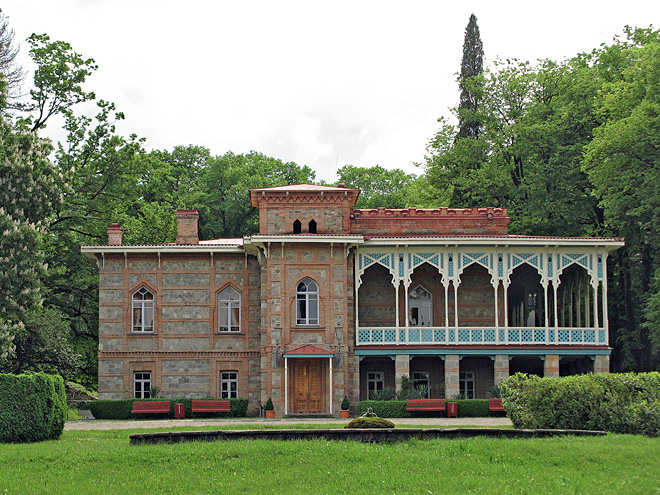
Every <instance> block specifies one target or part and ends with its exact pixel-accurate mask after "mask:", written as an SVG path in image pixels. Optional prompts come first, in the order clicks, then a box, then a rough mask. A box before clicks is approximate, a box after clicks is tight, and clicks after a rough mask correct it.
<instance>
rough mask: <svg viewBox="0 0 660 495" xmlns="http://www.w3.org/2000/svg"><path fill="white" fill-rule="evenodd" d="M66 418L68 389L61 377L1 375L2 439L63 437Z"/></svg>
mask: <svg viewBox="0 0 660 495" xmlns="http://www.w3.org/2000/svg"><path fill="white" fill-rule="evenodd" d="M66 417H67V404H66V391H65V388H64V380H63V379H62V377H61V376H58V375H48V374H46V373H33V374H25V375H10V374H0V442H38V441H41V440H50V439H54V438H59V437H60V435H61V434H62V431H63V430H64V423H65V421H66Z"/></svg>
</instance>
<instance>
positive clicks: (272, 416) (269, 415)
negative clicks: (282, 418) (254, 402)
mask: <svg viewBox="0 0 660 495" xmlns="http://www.w3.org/2000/svg"><path fill="white" fill-rule="evenodd" d="M266 417H267V418H270V419H273V418H274V417H275V411H274V410H271V411H266Z"/></svg>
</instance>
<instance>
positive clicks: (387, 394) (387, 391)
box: [369, 387, 395, 401]
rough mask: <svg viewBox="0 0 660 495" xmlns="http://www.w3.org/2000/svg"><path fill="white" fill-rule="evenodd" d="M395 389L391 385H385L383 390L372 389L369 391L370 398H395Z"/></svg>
mask: <svg viewBox="0 0 660 495" xmlns="http://www.w3.org/2000/svg"><path fill="white" fill-rule="evenodd" d="M394 395H395V392H394V389H393V388H391V387H383V388H382V389H381V390H372V391H371V392H369V400H373V401H384V400H392V399H394Z"/></svg>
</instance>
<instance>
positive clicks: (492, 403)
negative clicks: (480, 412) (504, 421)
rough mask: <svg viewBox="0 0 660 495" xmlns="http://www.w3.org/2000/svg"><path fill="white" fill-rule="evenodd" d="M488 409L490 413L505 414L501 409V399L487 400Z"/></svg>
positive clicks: (502, 408)
mask: <svg viewBox="0 0 660 495" xmlns="http://www.w3.org/2000/svg"><path fill="white" fill-rule="evenodd" d="M488 409H489V410H490V411H491V412H505V411H504V407H502V399H488Z"/></svg>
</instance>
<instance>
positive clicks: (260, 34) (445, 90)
mask: <svg viewBox="0 0 660 495" xmlns="http://www.w3.org/2000/svg"><path fill="white" fill-rule="evenodd" d="M1 7H2V10H3V12H4V13H5V15H6V16H8V18H9V23H10V25H11V27H12V28H14V30H15V31H16V39H17V40H18V41H21V47H22V56H24V57H27V50H28V47H27V43H25V42H24V40H25V38H27V37H28V36H29V35H30V34H31V33H33V32H34V33H47V34H48V35H49V36H50V37H51V39H53V40H64V41H68V42H69V43H71V44H72V46H73V48H74V50H75V51H77V52H79V53H81V54H82V55H83V56H85V57H93V58H94V59H95V60H96V62H97V64H98V65H99V69H98V71H96V73H95V74H94V75H93V76H92V77H91V78H90V79H89V80H88V83H87V89H88V90H94V91H95V92H96V94H97V96H98V97H100V98H103V99H105V100H109V101H114V102H115V103H116V104H117V107H118V109H120V110H121V111H123V112H124V113H125V114H126V120H125V122H123V123H122V124H121V127H120V128H119V131H120V132H121V133H123V134H125V135H128V134H131V133H136V134H138V135H139V136H142V137H145V138H146V139H147V141H146V146H147V148H148V149H172V148H173V147H174V146H176V145H188V144H195V145H202V146H206V147H207V148H209V149H210V150H211V153H213V154H223V153H225V152H226V151H228V150H231V151H233V152H235V153H244V152H248V151H250V150H257V151H260V152H262V153H264V154H266V155H269V156H273V157H277V158H280V159H282V160H284V161H294V162H296V163H298V164H299V165H309V166H310V167H312V168H313V169H314V170H316V173H317V178H319V179H325V180H327V181H334V179H335V171H336V168H337V166H339V167H341V166H342V165H346V164H352V165H356V166H363V167H368V166H373V165H381V166H383V167H386V168H402V169H404V170H406V171H407V172H416V171H417V172H418V171H419V170H418V169H416V168H415V166H414V165H413V163H414V162H421V161H423V158H424V153H425V147H426V143H427V141H428V140H429V139H430V138H431V137H432V136H433V134H434V132H435V131H436V130H437V128H438V123H437V119H438V117H440V116H449V115H450V113H449V108H450V107H452V106H455V105H456V103H457V102H458V96H459V94H458V89H457V85H456V73H457V72H458V70H459V68H460V61H461V55H462V46H463V36H464V33H465V26H466V25H467V22H468V20H469V17H470V14H471V13H474V14H475V15H476V16H477V19H478V24H479V29H480V31H481V39H482V41H483V45H484V52H485V56H486V63H487V64H490V63H492V62H493V61H494V60H495V59H496V58H500V59H506V58H520V59H526V60H532V61H533V60H536V59H542V58H550V59H553V60H562V59H564V58H566V57H571V56H573V55H575V54H576V53H578V52H582V51H590V50H591V49H593V48H595V47H598V46H599V45H600V44H601V43H609V42H611V40H612V38H613V37H614V35H616V34H621V33H622V31H623V27H624V26H625V25H626V24H628V25H631V26H639V27H648V26H649V25H650V24H655V26H656V28H657V27H660V2H658V1H657V0H653V1H635V0H632V1H627V2H625V1H620V0H619V1H616V2H614V1H611V0H601V1H582V0H572V1H564V0H555V1H552V2H538V1H531V0H527V1H495V0H483V1H482V0H477V1H472V2H446V1H445V2H443V1H441V0H435V1H427V0H419V1H415V0H410V1H408V2H402V1H398V2H390V1H385V0H379V1H360V0H353V1H343V0H335V1H333V2H320V1H314V0H305V1H291V0H276V1H273V0H269V1H245V0H244V1H236V0H234V1H224V0H216V1H201V0H197V1H196V0H188V1H181V0H179V1H176V2H175V1H170V0H3V1H2V5H1ZM22 60H25V64H26V65H28V63H27V59H22ZM31 77H32V74H30V75H29V78H31ZM46 130H47V134H49V135H50V136H51V137H53V138H55V139H57V138H59V137H60V136H61V134H60V133H58V132H57V131H58V129H57V126H56V125H54V124H51V125H50V126H49V127H48V128H47V129H46Z"/></svg>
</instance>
